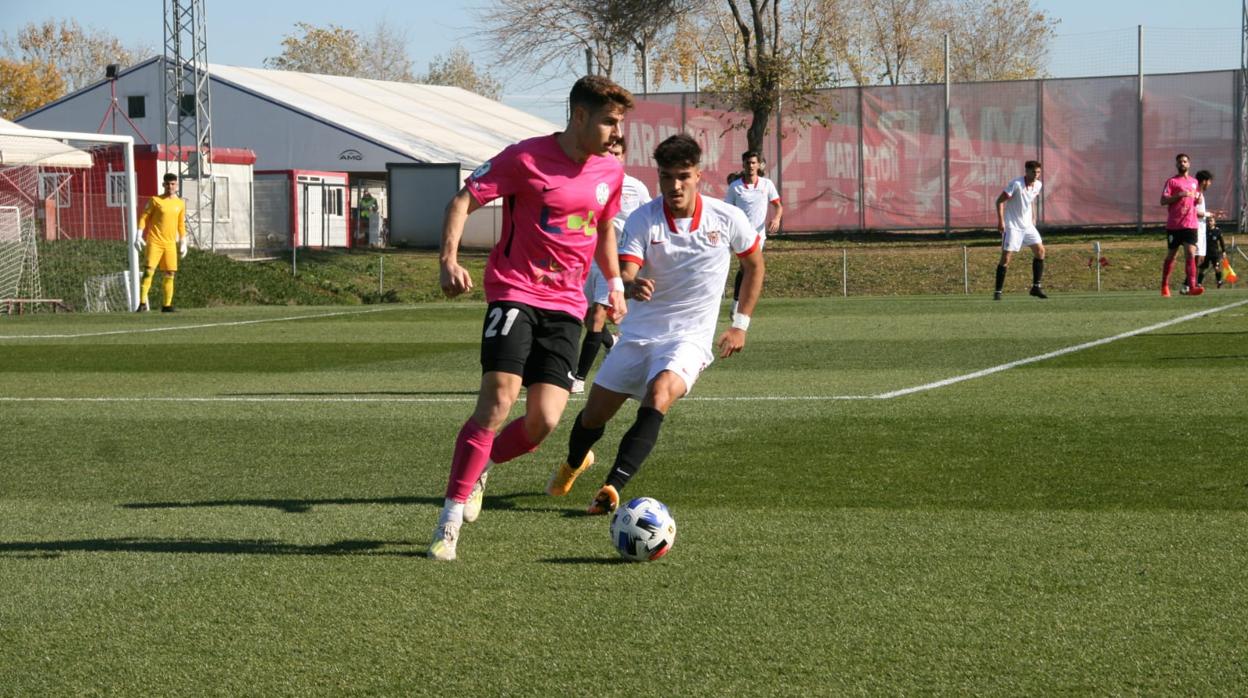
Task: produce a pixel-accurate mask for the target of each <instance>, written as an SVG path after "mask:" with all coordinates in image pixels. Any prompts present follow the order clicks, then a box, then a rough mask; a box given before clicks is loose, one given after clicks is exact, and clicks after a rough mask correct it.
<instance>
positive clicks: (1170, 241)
mask: <svg viewBox="0 0 1248 698" xmlns="http://www.w3.org/2000/svg"><path fill="white" fill-rule="evenodd" d="M1195 244H1196V229H1195V228H1183V229H1182V230H1167V231H1166V247H1167V248H1169V249H1172V250H1173V249H1174V248H1176V247H1178V246H1180V245H1193V246H1194V245H1195Z"/></svg>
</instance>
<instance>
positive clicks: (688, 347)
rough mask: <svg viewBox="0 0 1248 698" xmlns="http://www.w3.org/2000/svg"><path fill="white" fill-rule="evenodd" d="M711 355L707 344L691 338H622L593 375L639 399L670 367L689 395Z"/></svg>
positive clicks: (596, 382)
mask: <svg viewBox="0 0 1248 698" xmlns="http://www.w3.org/2000/svg"><path fill="white" fill-rule="evenodd" d="M714 358H715V357H714V356H713V355H712V354H711V352H710V350H709V349H708V348H706V347H704V346H702V344H701V343H700V342H697V341H694V340H693V339H663V340H659V341H655V342H643V341H640V340H636V339H624V340H621V341H619V342H616V343H615V346H614V347H612V349H611V353H610V354H607V358H605V359H603V360H602V366H600V367H599V368H598V373H597V375H595V376H594V385H601V386H602V387H604V388H606V389H607V390H610V391H612V392H615V393H623V394H624V395H632V396H633V397H635V398H637V399H638V400H641V399H642V398H643V397H645V395H646V386H648V385H650V381H652V380H654V378H655V376H657V375H659V374H660V373H662V372H663V371H671V372H672V373H675V374H676V375H678V376H680V378H681V380H683V381H684V382H685V395H688V394H689V393H690V392H692V391H693V384H694V383H695V382H697V380H698V376H699V375H701V374H702V371H704V370H706V367H707V366H710V365H711V361H713V360H714Z"/></svg>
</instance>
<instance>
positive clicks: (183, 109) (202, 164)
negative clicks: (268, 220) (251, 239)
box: [164, 0, 216, 247]
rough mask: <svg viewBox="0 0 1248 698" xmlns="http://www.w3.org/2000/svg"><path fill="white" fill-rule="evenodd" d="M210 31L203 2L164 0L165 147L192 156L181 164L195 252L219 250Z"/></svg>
mask: <svg viewBox="0 0 1248 698" xmlns="http://www.w3.org/2000/svg"><path fill="white" fill-rule="evenodd" d="M206 25H207V21H206V19H205V14H204V0H165V73H164V88H165V146H166V147H167V148H170V149H173V148H175V147H176V148H178V150H177V151H176V152H180V153H185V152H187V151H191V154H190V155H188V156H187V157H186V158H185V159H183V158H178V161H177V162H178V176H179V178H180V179H181V180H182V184H183V186H182V197H183V198H184V199H186V228H187V233H188V234H189V235H190V236H191V242H193V243H194V244H195V246H196V247H215V244H214V243H215V237H216V236H215V235H214V232H215V231H214V230H213V225H214V222H215V220H214V219H215V218H216V216H214V215H213V203H214V201H213V199H214V197H213V181H212V107H211V99H210V98H209V90H208V83H209V81H208V33H207V31H206ZM188 183H193V184H194V186H193V191H187V189H190V188H191V187H186V186H185V185H186V184H188Z"/></svg>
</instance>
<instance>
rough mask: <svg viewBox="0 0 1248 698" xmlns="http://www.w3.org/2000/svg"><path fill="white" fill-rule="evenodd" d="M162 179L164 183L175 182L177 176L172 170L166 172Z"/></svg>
mask: <svg viewBox="0 0 1248 698" xmlns="http://www.w3.org/2000/svg"><path fill="white" fill-rule="evenodd" d="M163 181H164V182H165V183H169V182H176V181H178V176H177V175H176V174H174V173H172V172H166V173H165V176H164V178H163Z"/></svg>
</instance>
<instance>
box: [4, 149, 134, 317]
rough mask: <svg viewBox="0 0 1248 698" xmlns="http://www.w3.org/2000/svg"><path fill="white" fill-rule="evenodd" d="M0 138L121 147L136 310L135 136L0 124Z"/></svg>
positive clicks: (131, 290)
mask: <svg viewBox="0 0 1248 698" xmlns="http://www.w3.org/2000/svg"><path fill="white" fill-rule="evenodd" d="M0 136H14V137H18V138H47V139H51V140H57V141H65V140H81V141H96V142H99V143H116V144H120V145H121V146H122V149H123V151H124V153H125V163H126V202H125V216H126V243H127V244H126V255H127V261H128V266H129V269H128V271H129V272H130V273H129V274H128V275H127V276H128V278H127V285H128V287H129V288H128V292H127V294H126V295H127V296H128V297H129V301H130V306H131V307H130V310H131V311H134V310H138V307H139V281H140V274H139V251H138V248H137V247H136V246H135V241H136V240H137V239H138V236H139V235H141V234H142V233H141V232H140V231H139V229H138V220H139V216H138V181H137V179H136V177H135V163H134V137H132V136H120V135H114V134H108V133H82V132H76V131H45V130H39V129H29V128H22V127H20V126H19V127H16V128H14V127H12V126H3V125H0Z"/></svg>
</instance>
